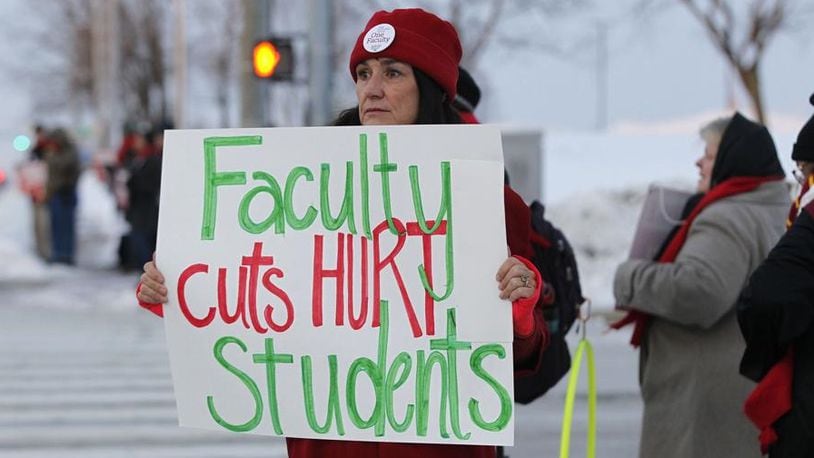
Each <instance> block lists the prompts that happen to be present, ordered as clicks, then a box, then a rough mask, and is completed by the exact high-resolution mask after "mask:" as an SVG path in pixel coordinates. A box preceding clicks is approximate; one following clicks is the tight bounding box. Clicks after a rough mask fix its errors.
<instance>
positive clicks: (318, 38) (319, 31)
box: [308, 0, 334, 126]
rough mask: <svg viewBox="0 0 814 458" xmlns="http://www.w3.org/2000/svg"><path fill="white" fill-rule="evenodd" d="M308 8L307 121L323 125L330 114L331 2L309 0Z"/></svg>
mask: <svg viewBox="0 0 814 458" xmlns="http://www.w3.org/2000/svg"><path fill="white" fill-rule="evenodd" d="M308 8H309V10H310V11H309V23H310V24H309V28H308V59H309V65H308V93H309V99H310V100H309V107H308V124H309V125H311V126H324V125H326V124H328V123H329V122H330V121H331V118H332V117H333V116H332V115H333V113H332V112H333V103H332V102H333V53H332V45H333V39H334V15H333V14H332V13H333V5H332V3H331V1H330V0H309V2H308Z"/></svg>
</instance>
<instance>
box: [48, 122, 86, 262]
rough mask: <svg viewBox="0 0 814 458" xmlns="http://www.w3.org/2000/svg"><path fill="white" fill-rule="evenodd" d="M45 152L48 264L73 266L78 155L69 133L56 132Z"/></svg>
mask: <svg viewBox="0 0 814 458" xmlns="http://www.w3.org/2000/svg"><path fill="white" fill-rule="evenodd" d="M50 140H51V141H50V142H48V143H47V145H48V146H46V149H45V162H46V164H47V165H48V179H47V182H46V186H45V198H46V200H47V202H48V209H49V211H50V215H51V262H54V263H61V264H68V265H72V264H73V263H74V255H75V244H76V206H77V192H76V187H77V183H78V181H79V173H80V164H79V153H78V151H77V149H76V146H75V145H74V143H73V141H72V140H71V138H70V137H69V136H68V133H67V132H66V131H65V130H64V129H56V130H54V131H53V132H52V133H51V134H50Z"/></svg>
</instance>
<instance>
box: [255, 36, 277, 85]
mask: <svg viewBox="0 0 814 458" xmlns="http://www.w3.org/2000/svg"><path fill="white" fill-rule="evenodd" d="M252 62H253V66H254V74H255V75H256V76H257V77H258V78H271V76H272V75H274V71H275V70H276V69H277V64H279V63H280V51H278V50H277V47H276V46H274V43H272V42H271V41H261V42H258V43H257V44H256V45H254V53H253V57H252Z"/></svg>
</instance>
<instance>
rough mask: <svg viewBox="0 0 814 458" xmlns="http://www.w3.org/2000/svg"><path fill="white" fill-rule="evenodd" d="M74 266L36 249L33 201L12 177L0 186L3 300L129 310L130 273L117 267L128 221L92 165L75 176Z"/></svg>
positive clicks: (0, 288)
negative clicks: (50, 260) (38, 253)
mask: <svg viewBox="0 0 814 458" xmlns="http://www.w3.org/2000/svg"><path fill="white" fill-rule="evenodd" d="M78 192H79V207H78V210H77V236H78V240H77V243H78V245H77V258H76V261H77V266H76V267H67V266H63V265H49V264H46V263H45V262H43V261H42V260H40V259H39V258H38V257H37V256H36V255H35V254H34V241H33V236H32V222H31V203H30V201H29V199H28V197H27V196H26V195H24V194H22V193H21V192H20V191H19V190H18V189H17V188H16V185H15V183H9V185H8V186H6V187H5V188H4V189H2V190H0V221H2V222H3V224H2V225H0V260H2V262H0V292H2V293H3V298H4V300H6V301H12V300H13V296H16V295H20V296H21V297H22V298H23V299H21V300H20V301H19V302H12V303H22V304H31V305H36V306H43V307H59V308H63V307H65V308H74V309H76V308H82V309H88V308H95V307H104V308H107V309H114V310H128V309H131V308H132V307H133V302H134V295H133V290H134V287H135V283H136V280H137V276H136V275H135V274H134V273H130V274H122V273H119V272H117V271H116V270H115V267H116V264H117V259H116V257H117V254H116V250H117V248H118V244H119V238H120V236H121V234H122V233H123V232H124V231H125V230H126V229H127V224H126V223H125V222H124V219H123V218H122V216H121V215H120V214H119V213H118V212H117V211H116V208H115V203H114V202H113V198H112V196H111V195H110V193H109V192H108V191H107V189H106V187H105V184H104V183H103V182H102V181H100V180H99V179H98V178H97V176H96V175H95V174H94V173H93V172H92V171H86V172H85V173H83V174H82V177H81V178H80V181H79V191H78Z"/></svg>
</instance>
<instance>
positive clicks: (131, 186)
mask: <svg viewBox="0 0 814 458" xmlns="http://www.w3.org/2000/svg"><path fill="white" fill-rule="evenodd" d="M144 139H145V142H144V144H143V145H141V146H140V149H139V151H138V153H137V154H134V156H133V158H132V159H131V160H130V162H129V165H128V171H129V173H128V175H129V176H128V179H127V194H128V205H127V209H126V210H125V216H126V218H127V222H129V223H130V233H129V234H128V236H127V240H128V242H129V250H128V255H129V257H128V259H127V260H126V261H125V263H126V264H125V265H126V266H127V267H132V268H140V267H142V266H143V265H144V264H145V263H146V262H147V261H149V260H150V259H151V258H152V255H153V252H154V251H155V243H156V235H157V234H158V202H159V198H160V194H161V155H162V152H163V149H164V131H163V130H159V129H153V130H152V131H151V132H149V133H148V134H147V135H146V136H145V137H144Z"/></svg>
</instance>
